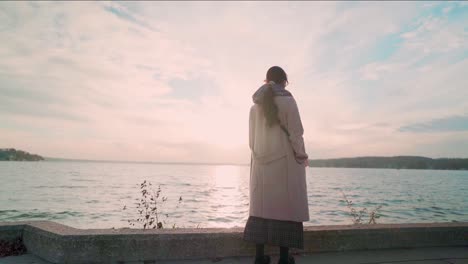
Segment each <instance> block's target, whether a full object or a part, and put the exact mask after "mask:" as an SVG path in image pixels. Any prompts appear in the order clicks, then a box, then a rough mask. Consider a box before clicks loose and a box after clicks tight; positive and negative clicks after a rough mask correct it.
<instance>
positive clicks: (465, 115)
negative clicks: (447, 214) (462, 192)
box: [0, 1, 468, 185]
mask: <svg viewBox="0 0 468 264" xmlns="http://www.w3.org/2000/svg"><path fill="white" fill-rule="evenodd" d="M467 22H468V5H467V3H466V2H461V1H460V2H378V3H377V2H313V1H312V2H290V3H289V2H1V3H0V38H1V39H2V41H1V43H0V57H1V59H0V120H1V122H0V142H1V144H0V145H1V146H0V147H15V148H18V149H24V150H27V151H30V152H32V153H39V154H41V155H43V156H46V157H61V158H77V159H99V160H130V161H171V162H174V161H175V162H216V163H218V162H220V163H248V162H249V160H250V152H249V148H248V143H247V142H248V111H249V108H250V106H251V104H252V101H251V95H252V93H253V92H254V91H255V90H256V89H257V88H258V87H259V86H260V85H261V84H262V82H263V80H264V79H265V72H266V70H267V69H268V68H269V67H270V66H272V65H280V66H281V67H283V68H284V69H285V70H286V72H287V73H288V74H289V79H290V85H289V86H288V87H287V89H289V90H290V91H291V92H292V93H293V94H294V96H295V98H296V100H297V103H298V105H299V108H300V111H301V117H302V122H303V124H304V128H305V135H304V138H305V143H306V149H307V151H308V153H309V156H310V157H311V158H334V157H346V156H363V155H424V156H430V157H468V133H467V131H468V89H467V87H468V79H467V78H466V69H468V33H467V28H466V25H467ZM220 170H221V171H220V172H219V173H218V172H217V173H216V175H220V174H223V175H224V174H229V173H230V169H229V168H224V167H222V168H220ZM228 178H229V179H235V177H228ZM224 179H225V178H224ZM215 180H216V178H215ZM223 181H224V180H223ZM223 181H221V183H226V182H223ZM226 184H227V183H226ZM233 184H234V185H235V184H236V183H233Z"/></svg>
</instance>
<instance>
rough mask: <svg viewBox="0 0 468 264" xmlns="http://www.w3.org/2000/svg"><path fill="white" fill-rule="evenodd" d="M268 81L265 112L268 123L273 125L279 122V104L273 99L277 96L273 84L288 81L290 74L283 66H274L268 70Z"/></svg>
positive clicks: (264, 101)
mask: <svg viewBox="0 0 468 264" xmlns="http://www.w3.org/2000/svg"><path fill="white" fill-rule="evenodd" d="M266 81H267V82H268V87H267V90H266V92H265V95H264V98H263V112H264V114H265V118H266V121H267V125H268V126H269V127H272V126H273V125H275V124H277V123H279V120H278V106H277V105H276V104H275V101H274V100H273V99H274V96H275V95H274V93H273V84H275V83H276V84H284V83H288V75H287V74H286V72H285V71H284V70H283V69H282V68H281V67H279V66H273V67H271V68H270V69H268V71H267V74H266Z"/></svg>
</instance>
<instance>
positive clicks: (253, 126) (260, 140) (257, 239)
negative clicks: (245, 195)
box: [244, 66, 309, 264]
mask: <svg viewBox="0 0 468 264" xmlns="http://www.w3.org/2000/svg"><path fill="white" fill-rule="evenodd" d="M287 84H288V77H287V75H286V72H285V71H284V70H283V69H282V68H280V67H278V66H274V67H271V68H270V69H269V70H268V72H267V74H266V84H265V85H263V86H261V87H260V88H259V89H258V90H257V91H256V92H255V93H254V95H253V101H254V105H253V106H252V107H251V109H250V118H249V119H250V125H249V130H250V131H249V132H250V133H249V135H250V138H249V139H250V140H249V141H250V142H249V143H250V149H251V151H252V159H251V167H250V212H249V219H248V220H247V224H246V226H245V230H244V240H247V241H251V242H254V243H256V256H255V263H256V264H257V263H262V264H266V263H270V257H269V256H265V255H264V253H263V249H264V245H265V244H269V245H276V246H279V247H280V259H279V263H280V264H283V263H294V258H293V257H292V256H289V248H290V247H293V248H300V249H302V248H304V236H303V226H302V222H304V221H308V220H309V208H308V202H307V185H306V180H305V167H306V166H307V163H308V156H307V154H306V152H305V148H304V139H303V137H302V135H303V133H304V129H303V128H302V123H301V118H300V116H299V111H298V108H297V105H296V101H295V100H294V98H293V97H292V95H291V93H290V92H289V91H287V90H286V89H285V87H286V85H287Z"/></svg>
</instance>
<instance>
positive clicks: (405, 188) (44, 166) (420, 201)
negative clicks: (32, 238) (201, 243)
mask: <svg viewBox="0 0 468 264" xmlns="http://www.w3.org/2000/svg"><path fill="white" fill-rule="evenodd" d="M143 180H148V181H151V182H152V183H153V184H155V185H157V184H161V188H162V192H163V195H164V196H167V197H168V201H167V202H165V203H164V204H163V205H164V207H163V209H164V208H165V209H166V212H168V213H170V214H169V218H167V223H168V224H174V223H175V224H176V225H177V226H179V227H194V226H199V227H233V226H243V225H244V223H245V221H246V219H247V217H248V203H249V201H248V194H249V193H248V184H249V167H248V166H216V165H173V164H141V163H104V162H102V163H98V162H57V161H56V162H52V161H45V162H0V221H17V220H53V221H56V222H59V223H63V224H67V225H70V226H73V227H78V228H112V227H115V228H119V227H128V223H127V220H128V219H132V218H136V217H137V212H136V210H135V208H134V203H135V199H137V198H139V197H140V192H139V184H140V183H141V182H142V181H143ZM307 184H308V191H309V192H308V193H309V209H310V216H311V220H310V222H307V223H305V224H306V225H325V224H350V223H351V218H350V216H349V213H348V212H349V210H348V208H347V207H346V203H345V202H344V201H343V197H342V194H341V192H340V190H343V192H344V193H346V194H347V196H348V199H350V200H352V201H353V202H354V203H355V204H356V208H357V209H359V208H363V207H367V208H369V209H372V208H374V207H376V206H378V205H382V209H381V211H380V212H381V218H380V219H378V222H380V223H402V222H405V223H409V222H450V221H468V171H433V170H389V169H332V168H308V171H307ZM180 196H182V198H183V202H182V203H181V204H180V205H179V207H178V208H176V205H177V201H178V198H179V197H180ZM124 206H127V209H126V210H122V209H123V207H124Z"/></svg>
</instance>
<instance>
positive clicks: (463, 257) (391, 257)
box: [0, 247, 468, 264]
mask: <svg viewBox="0 0 468 264" xmlns="http://www.w3.org/2000/svg"><path fill="white" fill-rule="evenodd" d="M295 258H296V263H298V264H301V263H304V264H305V263H311V264H468V247H446V248H418V249H390V250H369V251H349V252H331V253H318V254H311V255H296V256H295ZM277 262H278V256H273V257H272V262H271V263H272V264H274V263H277ZM125 263H128V264H130V263H131V264H150V263H158V264H213V263H217V264H241V263H243V264H244V263H253V260H252V258H247V257H242V258H241V257H239V258H225V259H215V260H184V261H157V262H146V261H145V262H125ZM0 264H50V262H47V261H44V260H41V259H39V258H38V257H36V256H34V255H31V254H26V255H22V256H15V257H6V258H0Z"/></svg>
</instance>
